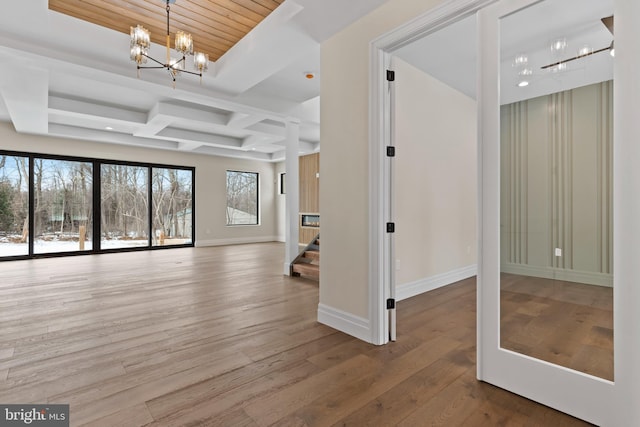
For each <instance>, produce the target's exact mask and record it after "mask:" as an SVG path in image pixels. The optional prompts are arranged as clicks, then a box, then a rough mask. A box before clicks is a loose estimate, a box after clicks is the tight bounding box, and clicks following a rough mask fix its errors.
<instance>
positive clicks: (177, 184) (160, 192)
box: [151, 168, 193, 246]
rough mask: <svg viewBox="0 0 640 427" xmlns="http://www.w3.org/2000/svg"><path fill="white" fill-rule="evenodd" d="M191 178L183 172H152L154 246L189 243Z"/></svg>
mask: <svg viewBox="0 0 640 427" xmlns="http://www.w3.org/2000/svg"><path fill="white" fill-rule="evenodd" d="M192 181H193V174H192V172H191V171H190V170H183V169H166V168H153V169H152V181H151V185H152V200H153V245H154V246H166V245H183V244H187V243H191V241H192V226H191V225H192V199H191V195H192V192H191V189H192Z"/></svg>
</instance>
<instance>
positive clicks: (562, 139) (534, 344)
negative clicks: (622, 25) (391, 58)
mask: <svg viewBox="0 0 640 427" xmlns="http://www.w3.org/2000/svg"><path fill="white" fill-rule="evenodd" d="M578 3H579V4H577V3H576V0H562V1H560V0H546V1H543V2H540V3H537V4H536V5H534V6H532V7H530V8H527V9H524V10H522V11H520V12H518V13H516V14H513V15H510V16H508V17H506V18H504V19H503V20H502V22H501V33H502V43H501V49H502V63H503V65H502V67H501V73H502V75H501V98H502V106H501V119H500V120H501V138H500V139H501V171H500V173H501V201H500V216H501V218H500V230H501V231H500V245H501V255H500V262H501V307H500V309H501V346H502V347H503V348H506V349H509V350H513V351H516V352H518V353H522V354H526V355H528V356H532V357H535V358H538V359H542V360H546V361H548V362H552V363H555V364H558V365H562V366H566V367H569V368H572V369H575V370H579V371H582V372H586V373H589V374H592V375H596V376H599V377H602V378H606V379H610V380H613V292H612V290H613V288H612V286H613V275H612V273H613V268H612V267H613V266H612V260H613V241H612V231H613V225H612V221H613V215H612V205H613V203H612V202H613V200H612V197H613V194H612V184H613V182H612V145H613V81H612V78H613V72H612V65H613V59H612V57H611V56H610V55H608V54H607V53H606V52H602V53H599V54H594V55H590V56H586V57H584V58H579V59H577V60H575V59H574V60H571V61H567V62H562V61H563V60H566V59H568V57H566V55H568V54H569V53H571V52H575V51H574V50H571V49H574V48H576V49H577V48H579V47H582V46H584V45H585V44H586V43H588V44H589V45H598V46H599V45H603V46H609V45H610V43H611V40H612V34H611V33H610V32H609V31H608V29H607V27H606V26H605V25H604V24H603V23H602V22H601V18H604V17H607V16H610V15H611V11H612V10H613V9H612V5H611V3H610V2H608V1H602V2H599V3H597V4H594V5H591V3H594V2H589V3H588V5H589V6H590V7H587V4H584V2H578ZM575 7H580V8H581V10H583V12H584V13H583V14H580V15H579V16H578V15H576V14H575V13H572V11H575V10H576V9H575ZM565 12H566V13H565ZM531 22H539V23H540V26H541V27H539V28H542V27H544V30H545V37H544V38H540V37H539V33H537V34H538V37H536V36H535V35H533V34H532V38H531V39H527V38H526V37H525V36H526V34H523V29H524V28H530V27H531ZM525 23H527V24H526V25H525ZM534 26H535V25H534ZM548 40H553V41H554V43H556V44H555V45H557V46H560V44H559V42H558V40H561V41H562V49H556V50H554V51H551V52H550V49H549V44H548ZM514 41H517V43H514ZM523 49H526V51H527V54H528V64H527V67H529V68H531V69H532V70H534V71H533V74H532V75H529V76H528V81H529V85H528V86H526V87H519V84H518V79H519V78H521V77H522V76H520V75H518V74H517V73H516V70H514V67H513V63H514V57H515V55H520V54H521V52H522V51H523ZM563 55H564V56H563ZM573 55H574V54H573V53H571V56H573ZM565 57H566V58H565ZM558 62H560V63H558Z"/></svg>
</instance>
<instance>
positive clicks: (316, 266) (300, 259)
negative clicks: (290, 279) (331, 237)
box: [291, 234, 320, 280]
mask: <svg viewBox="0 0 640 427" xmlns="http://www.w3.org/2000/svg"><path fill="white" fill-rule="evenodd" d="M291 275H292V276H303V277H307V278H309V279H314V280H320V234H318V235H317V236H316V237H314V238H313V240H311V242H310V243H309V244H308V245H307V247H306V248H304V250H303V251H302V252H300V254H299V255H298V256H297V257H296V259H294V260H293V262H292V263H291Z"/></svg>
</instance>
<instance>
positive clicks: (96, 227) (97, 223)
mask: <svg viewBox="0 0 640 427" xmlns="http://www.w3.org/2000/svg"><path fill="white" fill-rule="evenodd" d="M0 156H16V157H25V158H27V159H28V161H29V177H28V180H29V190H28V191H29V195H28V199H29V207H28V212H29V213H28V215H29V221H28V222H29V240H28V248H29V250H28V254H27V255H8V256H1V255H0V262H2V261H13V260H22V259H37V258H51V257H60V256H77V255H92V254H99V253H113V252H134V251H146V250H162V249H175V248H184V247H194V246H195V233H196V228H195V224H196V222H195V221H196V197H195V195H196V168H195V167H193V166H181V165H170V164H161V163H146V162H134V161H123V160H111V159H100V158H91V157H80V156H66V155H56V154H46V153H32V152H22V151H12V150H0ZM35 159H46V160H62V161H71V162H85V163H91V164H92V167H93V207H92V209H93V228H92V238H93V240H92V249H91V250H84V251H79V250H78V251H65V252H51V253H37V254H36V253H34V250H33V249H34V248H33V244H34V239H33V232H34V230H35V224H34V209H35V203H34V191H33V188H34V176H35V174H34V162H35ZM103 164H112V165H122V166H136V167H143V168H147V169H148V173H147V198H148V206H149V209H148V212H147V215H148V228H149V230H148V242H147V245H146V246H139V247H126V248H109V249H103V248H101V247H100V235H101V230H100V228H101V213H102V212H101V188H102V180H101V173H100V172H101V170H102V165H103ZM153 168H162V169H178V170H186V171H190V172H191V239H190V242H188V243H184V244H172V245H164V246H159V245H153V242H152V230H151V228H152V227H153V217H152V215H153V209H152V208H151V207H152V206H153V200H152V197H153V190H152V179H153V177H152V171H153Z"/></svg>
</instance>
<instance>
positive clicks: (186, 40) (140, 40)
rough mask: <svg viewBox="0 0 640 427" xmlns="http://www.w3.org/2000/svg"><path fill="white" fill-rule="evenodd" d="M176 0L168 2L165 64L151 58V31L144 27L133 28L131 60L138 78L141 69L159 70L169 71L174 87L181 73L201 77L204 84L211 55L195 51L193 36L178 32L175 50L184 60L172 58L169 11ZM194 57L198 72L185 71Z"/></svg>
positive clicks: (168, 0)
mask: <svg viewBox="0 0 640 427" xmlns="http://www.w3.org/2000/svg"><path fill="white" fill-rule="evenodd" d="M175 2H176V0H167V57H166V61H165V62H161V61H158V60H157V59H155V58H152V57H151V56H149V47H150V46H151V37H150V33H149V30H147V29H146V28H144V27H143V26H142V25H137V26H136V27H135V28H134V27H131V60H132V61H133V62H135V63H136V64H137V70H138V78H139V77H140V70H141V69H145V68H146V69H159V70H163V69H164V70H167V72H168V73H169V76H170V77H171V79H172V80H173V87H174V88H175V87H176V76H178V75H179V74H180V73H187V74H193V75H196V76H200V82H201V83H202V73H203V72H205V71H207V68H208V63H209V55H207V54H206V53H202V52H194V51H193V39H192V38H191V34H188V33H185V32H183V31H176V37H175V43H174V49H175V50H176V52H178V53H179V54H181V55H182V58H172V57H171V46H170V45H171V33H170V32H169V11H170V7H169V4H170V3H175ZM187 55H193V65H194V68H195V70H196V71H189V70H185V63H186V56H187ZM147 60H151V61H152V62H155V63H156V64H157V65H150V66H145V65H142V64H146V63H147Z"/></svg>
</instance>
